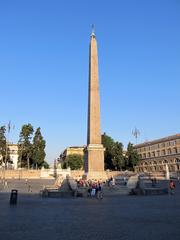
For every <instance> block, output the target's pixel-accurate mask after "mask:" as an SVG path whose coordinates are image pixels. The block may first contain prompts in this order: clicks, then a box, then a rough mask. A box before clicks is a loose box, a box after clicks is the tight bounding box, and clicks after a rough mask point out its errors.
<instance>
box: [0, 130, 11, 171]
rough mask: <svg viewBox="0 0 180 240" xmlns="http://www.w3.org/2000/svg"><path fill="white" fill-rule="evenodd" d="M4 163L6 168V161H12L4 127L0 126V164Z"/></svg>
mask: <svg viewBox="0 0 180 240" xmlns="http://www.w3.org/2000/svg"><path fill="white" fill-rule="evenodd" d="M2 163H4V164H5V168H7V163H12V161H11V160H10V152H9V147H8V143H7V142H6V127H5V126H1V127H0V164H2Z"/></svg>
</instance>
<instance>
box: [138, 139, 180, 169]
mask: <svg viewBox="0 0 180 240" xmlns="http://www.w3.org/2000/svg"><path fill="white" fill-rule="evenodd" d="M134 149H135V150H137V152H138V154H139V156H140V162H139V164H138V166H136V167H135V170H136V171H137V172H164V171H166V165H168V167H169V171H170V172H177V171H180V134H176V135H173V136H169V137H165V138H161V139H157V140H153V141H149V142H145V143H142V144H138V145H135V146H134Z"/></svg>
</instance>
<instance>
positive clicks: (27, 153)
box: [18, 123, 34, 169]
mask: <svg viewBox="0 0 180 240" xmlns="http://www.w3.org/2000/svg"><path fill="white" fill-rule="evenodd" d="M33 132H34V129H33V126H32V125H31V124H30V123H29V124H24V125H23V126H22V129H21V132H20V136H19V142H18V154H19V163H20V167H27V168H28V169H29V167H30V166H31V165H32V163H33V162H32V152H33V149H32V143H31V139H32V134H33Z"/></svg>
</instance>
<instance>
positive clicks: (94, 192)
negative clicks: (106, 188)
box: [88, 182, 103, 199]
mask: <svg viewBox="0 0 180 240" xmlns="http://www.w3.org/2000/svg"><path fill="white" fill-rule="evenodd" d="M88 197H97V198H98V199H102V198H103V194H102V183H100V182H97V183H96V182H94V183H92V184H89V187H88Z"/></svg>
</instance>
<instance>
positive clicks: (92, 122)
mask: <svg viewBox="0 0 180 240" xmlns="http://www.w3.org/2000/svg"><path fill="white" fill-rule="evenodd" d="M88 95H89V96H88V133H87V148H86V150H85V166H84V169H85V175H86V176H87V178H89V179H93V178H96V179H100V178H101V177H102V178H104V174H105V172H104V150H105V149H104V147H103V145H102V143H101V127H100V126H101V125H100V95H99V78H98V52H97V41H96V37H95V33H94V30H93V31H92V33H91V38H90V47H89V89H88Z"/></svg>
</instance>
